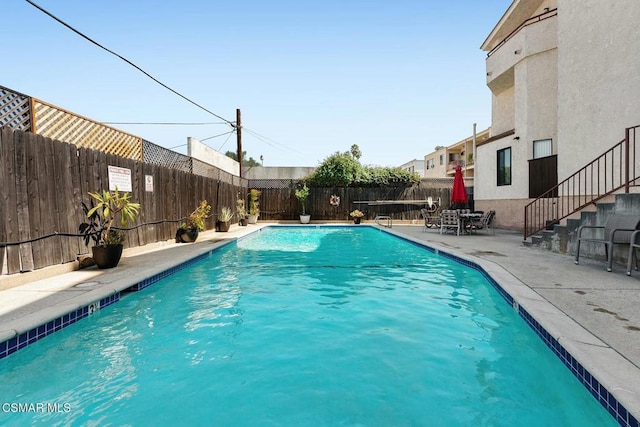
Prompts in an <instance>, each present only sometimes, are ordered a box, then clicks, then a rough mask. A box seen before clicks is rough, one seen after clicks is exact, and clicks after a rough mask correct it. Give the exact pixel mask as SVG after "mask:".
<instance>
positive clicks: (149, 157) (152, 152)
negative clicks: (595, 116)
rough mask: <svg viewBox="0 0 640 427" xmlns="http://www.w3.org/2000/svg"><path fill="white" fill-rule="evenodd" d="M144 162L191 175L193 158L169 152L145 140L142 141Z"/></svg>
mask: <svg viewBox="0 0 640 427" xmlns="http://www.w3.org/2000/svg"><path fill="white" fill-rule="evenodd" d="M142 161H143V162H145V163H151V164H152V165H158V166H165V167H168V168H172V169H177V170H179V171H183V172H189V173H191V171H192V165H191V157H189V156H185V155H184V154H180V153H176V152H175V151H171V150H168V149H166V148H164V147H161V146H159V145H157V144H154V143H153V142H149V141H147V140H144V139H143V140H142Z"/></svg>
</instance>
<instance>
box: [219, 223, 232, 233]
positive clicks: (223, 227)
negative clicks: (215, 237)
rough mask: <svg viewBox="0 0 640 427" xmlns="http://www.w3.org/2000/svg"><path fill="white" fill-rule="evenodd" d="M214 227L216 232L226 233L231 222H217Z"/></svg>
mask: <svg viewBox="0 0 640 427" xmlns="http://www.w3.org/2000/svg"><path fill="white" fill-rule="evenodd" d="M216 225H217V227H216V228H217V229H218V231H222V232H223V233H226V232H227V231H229V227H231V221H218V222H217V224H216Z"/></svg>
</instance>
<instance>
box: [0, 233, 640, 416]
mask: <svg viewBox="0 0 640 427" xmlns="http://www.w3.org/2000/svg"><path fill="white" fill-rule="evenodd" d="M276 227H286V226H283V225H278V226H274V227H273V228H276ZM311 227H314V228H315V227H318V226H317V225H315V226H311ZM329 227H331V226H329ZM351 227H369V228H375V227H371V226H367V225H365V226H362V225H358V226H351ZM265 228H272V226H268V227H265ZM262 230H263V229H260V230H256V231H262ZM380 230H381V231H384V232H386V233H387V234H390V235H392V236H395V237H397V238H399V239H402V240H404V241H406V242H409V243H412V244H415V245H418V246H420V247H421V248H424V249H425V250H427V251H429V252H432V253H434V254H436V255H439V256H442V257H444V258H447V259H450V260H452V261H455V262H457V263H459V264H462V265H464V266H466V267H469V268H472V269H474V270H476V271H478V272H479V273H480V274H482V276H483V277H484V278H485V279H486V280H487V281H488V282H489V283H491V285H492V286H493V287H494V289H496V291H498V293H499V294H500V295H501V296H502V297H503V298H504V300H505V301H506V302H507V303H508V304H509V305H510V306H512V307H513V308H514V309H515V310H517V312H518V314H519V316H520V317H521V318H522V319H523V320H524V321H525V322H526V323H527V325H529V327H530V328H531V329H532V330H533V331H534V332H535V333H536V335H538V337H540V339H542V341H543V342H544V343H545V345H546V346H547V347H548V348H549V349H551V351H552V352H553V353H554V354H555V355H556V356H557V357H558V358H559V359H560V360H561V361H562V363H564V365H565V366H566V367H567V368H568V369H569V370H570V371H571V373H572V374H573V375H574V376H575V377H576V378H577V379H578V381H580V383H581V384H582V385H583V386H584V387H585V388H586V389H587V390H588V391H589V393H591V395H592V396H593V397H594V398H595V399H596V400H597V401H598V402H600V404H601V405H602V406H603V407H604V408H605V409H606V410H607V411H608V412H609V414H610V415H611V416H612V417H613V418H614V419H615V420H616V421H617V422H618V423H619V424H620V425H621V426H625V427H640V422H639V421H638V420H637V419H636V418H635V417H634V416H633V415H632V414H631V413H630V412H629V411H628V410H627V409H626V408H625V407H624V406H623V405H622V404H621V403H620V402H618V400H617V399H616V398H615V396H614V395H613V394H611V393H610V392H609V391H608V390H607V389H606V388H605V387H604V386H603V385H602V384H600V382H599V381H598V380H597V379H596V378H595V377H593V376H592V375H591V373H590V372H589V371H588V370H587V369H585V368H584V366H582V364H580V363H579V362H578V361H577V360H576V359H575V358H574V357H573V356H572V355H571V354H570V353H569V351H567V350H566V349H565V348H564V347H563V346H562V344H560V342H559V341H558V340H556V339H555V338H554V337H553V336H552V335H551V334H550V333H549V332H547V330H546V329H545V328H544V327H543V326H542V325H540V323H539V322H538V321H537V320H535V319H534V318H533V316H531V315H530V314H529V313H528V312H527V311H526V310H525V309H524V308H522V307H521V306H520V305H519V304H518V303H517V302H516V301H515V300H514V299H513V297H512V296H511V295H509V293H508V292H507V291H506V290H505V289H504V288H503V287H502V286H500V284H499V283H498V282H496V281H495V280H494V279H493V278H492V277H491V276H490V275H489V273H487V272H486V271H485V270H484V269H483V268H482V267H481V266H480V265H478V264H476V263H475V262H473V261H469V260H467V259H464V258H461V257H459V256H456V255H453V254H451V253H449V252H447V251H442V250H439V249H435V248H432V247H430V246H428V245H426V244H424V243H421V242H417V241H415V240H411V239H408V238H405V237H403V236H400V235H397V234H395V233H389V232H387V231H386V230H382V229H380ZM251 234H253V233H251ZM247 236H249V235H247ZM247 236H243V237H241V238H240V239H243V238H245V237H247ZM240 239H238V240H240ZM235 241H237V240H232V241H229V242H225V243H223V244H222V245H221V246H219V247H217V248H214V249H211V250H209V251H207V252H204V253H202V254H200V255H197V256H195V257H193V258H191V259H189V260H187V261H185V262H183V263H180V264H179V265H176V266H174V267H171V268H168V269H166V270H164V271H161V272H160V273H158V274H154V275H153V276H151V277H149V278H146V279H144V280H142V281H140V282H138V283H136V284H134V285H132V286H130V287H128V288H126V289H125V290H124V291H122V292H137V291H140V290H142V289H145V288H147V287H149V286H151V285H153V284H155V283H157V282H159V281H160V280H162V279H164V278H166V277H168V276H171V275H172V274H174V273H176V272H178V271H180V270H183V269H185V268H187V267H189V266H191V265H192V264H194V263H196V262H198V261H200V260H202V259H204V258H207V257H209V256H210V255H211V253H212V252H214V251H216V250H218V249H220V248H222V247H224V246H227V245H228V244H231V243H233V242H235ZM120 297H121V292H115V293H113V294H111V295H109V296H107V297H105V298H102V299H101V300H100V301H99V302H98V303H97V304H96V303H91V304H88V305H86V306H84V307H80V308H78V309H77V310H73V311H71V312H69V313H67V314H65V315H63V316H60V317H58V318H56V319H53V320H51V321H49V322H47V323H45V324H43V325H39V326H37V327H35V328H33V329H30V330H29V331H27V332H23V333H22V334H20V335H18V336H16V337H13V338H10V339H8V340H6V341H4V342H0V359H3V358H5V357H7V356H9V355H11V354H13V353H15V352H16V351H18V350H21V349H23V348H24V347H26V346H28V345H29V344H33V343H34V342H36V341H38V340H40V339H42V338H44V337H46V336H48V335H51V334H52V333H54V332H57V331H59V330H60V329H62V328H64V327H67V326H69V325H72V324H74V323H75V322H77V321H78V320H80V319H83V318H85V317H87V316H89V315H90V314H91V313H92V312H93V311H95V310H97V309H102V308H104V307H107V306H109V305H111V304H114V303H116V302H118V301H119V300H120Z"/></svg>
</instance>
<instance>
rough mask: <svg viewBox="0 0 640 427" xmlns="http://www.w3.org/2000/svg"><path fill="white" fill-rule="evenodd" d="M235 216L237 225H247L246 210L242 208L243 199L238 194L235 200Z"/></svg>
mask: <svg viewBox="0 0 640 427" xmlns="http://www.w3.org/2000/svg"><path fill="white" fill-rule="evenodd" d="M236 215H238V224H240V225H241V226H243V227H244V226H246V225H247V209H246V208H245V206H244V199H241V198H240V194H238V199H237V200H236Z"/></svg>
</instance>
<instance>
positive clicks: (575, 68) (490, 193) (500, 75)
mask: <svg viewBox="0 0 640 427" xmlns="http://www.w3.org/2000/svg"><path fill="white" fill-rule="evenodd" d="M638 16H640V1H638V0H616V1H614V2H606V4H605V3H603V2H601V1H596V0H514V1H513V3H512V4H511V5H510V6H509V8H508V9H507V11H506V12H505V14H504V15H503V16H502V18H500V20H499V22H498V23H497V25H496V26H495V28H494V29H493V31H491V33H490V34H489V36H488V37H487V39H486V40H485V42H484V43H483V44H482V47H481V48H482V50H484V51H487V52H488V56H487V59H486V74H487V86H488V87H489V89H490V90H491V94H492V103H491V104H492V123H491V137H490V138H489V139H487V140H486V141H484V142H483V143H479V144H477V152H476V154H477V164H479V168H478V169H477V170H476V175H475V176H476V185H475V202H476V208H477V209H481V210H488V209H495V210H496V212H497V215H496V225H497V226H498V227H505V228H511V229H522V226H523V222H524V213H523V212H524V211H523V208H524V206H525V205H526V204H527V203H528V202H529V201H531V200H532V199H533V198H535V197H537V196H539V195H540V194H542V192H544V191H546V190H547V189H550V188H552V187H553V186H554V185H556V184H557V183H558V182H559V181H562V180H564V179H565V178H566V177H568V176H570V175H571V174H573V173H574V172H576V171H577V170H579V169H580V168H582V167H583V166H585V165H586V164H587V163H588V162H590V161H591V160H593V159H594V158H596V157H597V156H598V155H600V154H602V153H603V152H604V151H605V150H607V149H609V148H611V147H612V146H613V145H615V144H616V143H617V142H619V141H620V140H621V139H623V138H624V132H625V128H627V127H631V126H635V125H638V124H640V101H638V96H637V95H638V93H640V74H639V73H638V69H640V55H637V52H639V51H640V31H638V23H637V17H638ZM534 165H535V168H536V170H537V171H538V175H534V176H537V177H540V178H534V179H531V178H530V176H531V175H530V173H531V171H533V170H534Z"/></svg>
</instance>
